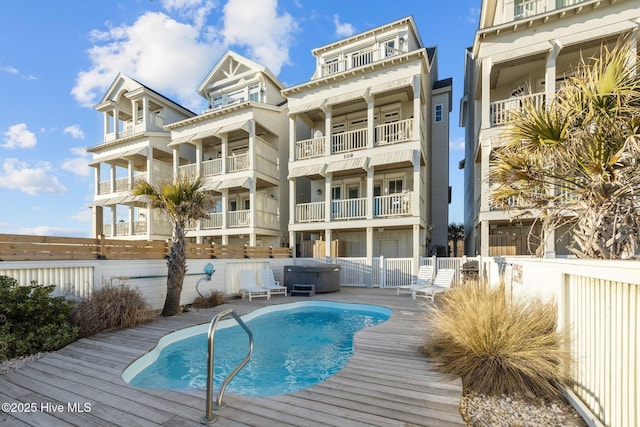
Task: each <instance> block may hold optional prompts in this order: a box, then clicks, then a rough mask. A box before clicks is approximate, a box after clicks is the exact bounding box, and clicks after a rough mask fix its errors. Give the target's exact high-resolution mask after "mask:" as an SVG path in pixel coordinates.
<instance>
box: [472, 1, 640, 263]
mask: <svg viewBox="0 0 640 427" xmlns="http://www.w3.org/2000/svg"><path fill="white" fill-rule="evenodd" d="M639 19H640V3H639V2H638V1H633V0H618V1H599V0H526V1H525V0H515V1H514V0H483V2H482V10H481V16H480V27H479V29H478V31H477V33H476V37H475V41H474V44H473V47H472V48H469V49H468V51H467V56H466V68H465V83H464V86H465V88H464V96H463V98H462V102H461V109H460V111H461V116H460V125H461V126H464V127H465V136H466V148H465V161H464V169H465V171H464V172H465V251H466V253H467V254H468V255H472V254H481V255H492V256H495V255H527V254H529V253H531V252H535V250H536V248H537V247H538V246H539V245H544V246H545V247H544V251H545V253H546V254H547V255H549V256H553V255H565V254H567V253H568V251H567V249H566V246H567V244H568V240H567V237H566V235H565V233H563V232H562V230H561V231H559V232H556V233H555V234H553V235H548V236H545V238H544V239H543V240H535V241H534V240H530V239H528V236H529V234H530V231H531V229H532V227H534V230H533V231H534V234H539V233H537V230H536V229H535V224H534V219H535V218H536V212H531V213H530V214H529V215H526V216H524V217H520V218H518V219H517V220H513V218H512V213H511V212H509V211H504V210H500V209H497V208H496V207H495V206H492V204H491V200H490V192H491V191H490V190H491V184H490V183H489V181H488V179H487V177H488V173H489V161H490V159H491V152H492V150H493V149H494V148H495V147H497V146H499V145H500V144H501V138H500V133H501V131H502V129H504V128H505V126H506V125H508V123H509V113H510V112H511V111H513V110H514V109H518V108H520V102H521V100H522V99H523V98H524V97H528V98H531V99H532V100H533V101H534V102H535V103H538V104H540V105H544V104H545V103H546V102H548V101H549V100H551V99H553V97H554V96H555V93H556V90H557V89H558V87H559V86H560V85H561V84H562V82H563V80H564V79H566V78H567V77H568V76H570V75H571V73H572V67H573V66H574V65H575V64H577V62H578V61H579V59H580V58H581V57H589V56H592V55H594V54H596V53H597V52H598V51H599V49H600V46H601V44H603V43H604V44H607V45H609V46H612V45H613V44H615V42H616V41H617V40H618V39H619V38H620V37H621V36H627V43H628V46H629V57H630V59H633V60H635V54H636V52H637V49H638V27H639V25H640V20H639Z"/></svg>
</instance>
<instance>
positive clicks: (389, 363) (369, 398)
mask: <svg viewBox="0 0 640 427" xmlns="http://www.w3.org/2000/svg"><path fill="white" fill-rule="evenodd" d="M312 299H313V300H329V301H343V302H349V303H364V304H375V305H382V306H385V307H388V308H390V309H392V310H393V314H392V316H391V318H390V319H389V320H388V321H387V322H384V323H382V324H379V325H376V326H375V327H371V328H367V329H365V330H362V331H360V332H358V333H357V334H356V337H355V340H354V355H353V357H352V358H351V360H350V361H349V363H348V364H347V365H346V366H345V367H344V368H343V369H342V370H341V371H340V372H338V373H337V374H336V375H334V376H332V377H331V378H329V379H327V380H326V381H324V382H322V383H320V384H318V385H316V386H314V387H310V388H308V389H306V390H302V391H299V392H296V393H291V394H288V395H280V396H272V397H251V396H241V395H236V394H233V393H226V394H225V396H224V402H225V403H226V405H227V406H226V407H225V408H223V409H221V410H219V411H217V412H216V415H217V416H218V417H219V419H218V421H217V423H216V424H215V425H219V426H232V427H242V426H269V427H270V426H274V425H278V426H285V427H286V426H309V427H322V426H339V427H342V426H345V425H349V426H356V427H357V426H363V427H364V426H384V427H393V426H398V427H400V426H407V425H410V426H460V425H464V423H463V421H462V418H461V416H460V413H459V409H458V408H459V404H460V397H461V393H462V387H461V384H460V381H449V380H447V379H446V378H445V377H444V376H443V375H442V374H440V373H437V372H436V371H435V370H434V369H433V365H432V364H431V363H430V362H429V361H428V360H427V359H425V358H424V357H423V356H422V355H421V354H420V352H419V350H418V348H419V346H420V344H421V343H422V340H423V336H424V333H425V329H424V328H425V322H423V320H422V316H423V314H424V310H425V308H424V307H425V305H423V304H420V303H419V302H416V301H413V300H412V299H411V298H410V297H408V296H406V295H401V296H396V294H395V290H393V289H363V288H342V290H341V291H340V292H336V293H331V294H319V295H316V296H315V297H313V298H312ZM308 300H309V298H304V297H302V298H300V297H295V298H294V297H274V298H272V299H271V301H266V300H262V299H256V300H254V301H251V302H249V301H248V300H233V301H231V302H230V303H229V304H228V305H225V306H219V307H216V308H214V309H210V310H200V311H192V312H189V313H183V314H180V315H178V316H175V317H172V318H168V319H164V318H163V319H158V320H156V321H154V322H152V323H147V324H144V325H141V326H138V327H135V328H129V329H123V330H118V331H110V332H105V333H101V334H98V335H96V336H93V337H90V338H84V339H82V340H79V341H77V342H75V343H73V344H71V345H69V346H67V347H65V348H64V349H61V350H59V351H57V352H54V353H51V354H49V355H47V356H46V357H44V358H43V359H40V360H38V361H35V362H32V363H30V364H29V365H27V366H25V367H22V368H20V369H18V370H15V371H13V372H8V373H6V374H4V375H0V402H24V403H31V402H35V403H37V404H38V406H39V405H40V404H41V403H43V402H52V403H59V404H63V405H64V406H65V411H63V412H61V413H50V412H46V411H45V412H41V411H38V412H36V413H21V414H17V413H2V412H0V424H1V425H3V426H4V425H7V426H25V425H33V426H39V425H47V426H50V425H51V426H56V425H61V426H62V425H65V426H66V425H78V426H85V425H91V426H93V425H95V426H107V425H127V426H153V425H161V426H166V427H172V426H199V425H201V424H200V418H201V417H202V416H203V415H204V408H205V392H204V390H185V391H172V390H143V389H138V388H135V387H131V386H129V385H128V384H126V383H124V382H123V381H122V379H121V374H122V371H123V370H124V369H125V368H126V367H127V365H129V363H131V362H132V361H133V360H135V359H136V358H137V357H139V356H141V355H143V354H144V353H146V352H147V351H149V350H151V349H152V348H153V347H154V345H155V344H156V343H157V341H158V339H160V338H161V337H162V336H163V335H165V334H168V333H170V332H173V331H175V330H178V329H182V328H184V327H188V326H192V325H195V324H200V323H204V322H208V321H209V320H210V319H211V318H212V317H213V315H214V314H215V313H216V312H219V311H221V310H223V309H224V308H226V307H228V306H231V307H233V308H234V309H235V310H236V312H237V313H238V314H240V315H243V314H246V313H249V312H251V311H253V310H255V309H257V308H260V307H264V306H268V305H273V304H281V303H287V302H294V301H308ZM75 402H78V403H90V404H91V411H90V412H88V413H70V412H69V411H67V410H66V409H67V403H75Z"/></svg>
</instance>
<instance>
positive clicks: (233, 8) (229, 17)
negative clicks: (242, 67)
mask: <svg viewBox="0 0 640 427" xmlns="http://www.w3.org/2000/svg"><path fill="white" fill-rule="evenodd" d="M223 22H224V28H223V29H222V34H223V35H224V41H225V42H226V43H227V44H229V45H233V44H236V45H240V46H246V49H247V55H248V56H250V57H251V59H254V60H255V61H256V62H258V63H260V64H262V65H264V66H266V67H267V68H269V69H270V70H271V71H272V72H273V73H275V74H279V73H280V69H281V68H282V66H283V65H285V64H288V63H289V46H290V45H291V43H292V42H293V37H292V34H293V33H295V32H296V31H297V30H298V24H297V22H296V21H295V20H294V19H293V17H292V16H291V15H290V14H288V13H283V14H278V2H277V0H229V1H228V2H227V4H226V5H225V7H224V17H223Z"/></svg>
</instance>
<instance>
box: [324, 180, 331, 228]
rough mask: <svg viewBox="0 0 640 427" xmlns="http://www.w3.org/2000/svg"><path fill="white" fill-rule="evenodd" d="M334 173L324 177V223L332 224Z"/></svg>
mask: <svg viewBox="0 0 640 427" xmlns="http://www.w3.org/2000/svg"><path fill="white" fill-rule="evenodd" d="M332 177H333V173H331V172H330V173H328V174H327V175H326V176H325V177H324V222H331V179H332Z"/></svg>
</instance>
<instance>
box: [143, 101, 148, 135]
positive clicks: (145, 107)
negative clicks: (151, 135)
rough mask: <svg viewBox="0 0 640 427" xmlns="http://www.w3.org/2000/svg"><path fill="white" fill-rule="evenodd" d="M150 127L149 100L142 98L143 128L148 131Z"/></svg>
mask: <svg viewBox="0 0 640 427" xmlns="http://www.w3.org/2000/svg"><path fill="white" fill-rule="evenodd" d="M148 125H149V98H147V97H146V96H145V97H143V98H142V127H143V128H144V129H147V127H148Z"/></svg>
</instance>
